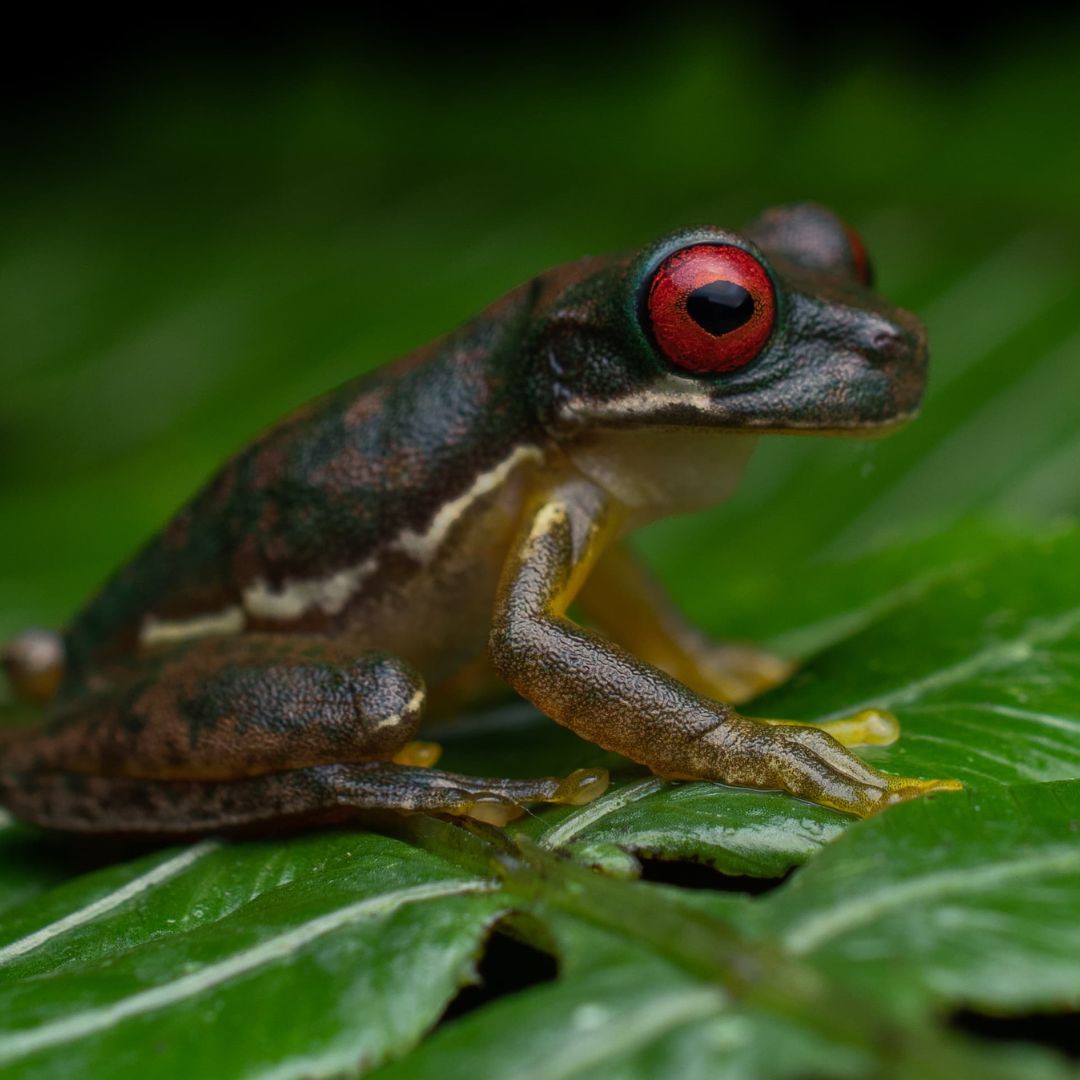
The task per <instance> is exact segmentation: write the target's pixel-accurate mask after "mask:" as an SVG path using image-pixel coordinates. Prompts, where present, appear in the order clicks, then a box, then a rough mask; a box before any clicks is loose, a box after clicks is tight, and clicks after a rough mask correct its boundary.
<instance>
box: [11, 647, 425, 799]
mask: <svg viewBox="0 0 1080 1080" xmlns="http://www.w3.org/2000/svg"><path fill="white" fill-rule="evenodd" d="M424 696H425V695H424V683H423V680H422V678H421V677H420V675H419V673H417V672H416V671H415V670H414V669H413V668H412V667H410V666H409V665H408V664H407V663H405V662H404V661H403V660H400V659H399V658H397V657H394V656H390V655H388V654H386V653H380V652H376V651H369V652H363V653H360V654H359V655H357V654H356V653H355V652H351V651H349V650H347V649H345V648H343V647H342V646H340V645H337V644H334V643H331V642H325V641H318V640H310V639H308V640H305V639H297V638H290V637H284V636H281V637H279V636H274V635H250V636H245V637H243V638H238V639H235V640H226V639H221V638H206V639H202V640H199V641H195V642H188V643H185V644H184V645H182V646H179V647H174V648H171V649H168V650H164V651H161V652H159V653H155V654H151V655H147V656H143V657H140V658H138V659H137V660H135V661H131V662H128V663H127V664H125V665H117V666H116V667H114V668H111V669H110V670H108V671H107V672H104V673H102V674H101V675H99V676H97V678H96V682H95V683H94V684H92V685H89V686H87V687H86V689H85V690H84V691H83V692H80V693H74V694H65V695H64V696H63V698H61V699H60V701H59V702H58V703H57V704H56V705H55V706H54V708H53V710H52V712H51V714H50V716H49V721H48V723H47V725H46V727H45V729H44V730H43V731H42V732H41V733H39V734H38V735H36V736H35V737H34V738H33V739H31V740H28V741H27V742H26V743H25V744H24V745H23V747H22V749H21V750H20V751H19V752H13V753H14V756H12V754H10V753H9V754H7V755H5V765H6V766H8V767H11V768H16V769H18V768H25V769H33V770H35V771H38V772H45V771H56V772H74V773H82V774H93V775H97V776H126V777H131V778H137V779H142V780H149V779H158V780H204V781H205V780H236V779H240V778H241V777H245V776H256V775H259V774H262V773H269V772H278V771H282V770H286V769H292V768H301V767H304V766H308V765H329V764H335V763H337V762H357V761H370V760H373V759H378V760H388V759H391V758H394V757H396V756H398V755H401V760H403V761H406V762H408V763H410V764H426V763H430V762H431V759H432V757H433V754H432V752H431V747H430V745H428V746H426V747H425V746H419V747H417V746H410V745H409V741H410V740H411V739H412V738H413V737H414V735H415V734H416V732H417V729H418V727H419V725H420V718H421V713H422V710H423V704H424Z"/></svg>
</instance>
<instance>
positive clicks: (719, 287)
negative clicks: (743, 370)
mask: <svg viewBox="0 0 1080 1080" xmlns="http://www.w3.org/2000/svg"><path fill="white" fill-rule="evenodd" d="M645 308H646V312H645V314H646V316H647V318H648V321H649V326H650V329H651V331H652V335H653V337H654V338H655V340H656V343H657V345H658V346H659V347H660V349H661V351H662V352H663V353H664V355H665V356H666V357H667V358H668V359H669V360H670V361H671V362H672V363H673V364H675V365H676V366H678V367H680V368H683V369H685V370H687V371H690V372H693V373H695V374H707V373H711V372H725V371H734V370H735V369H737V368H740V367H743V366H744V365H745V364H748V363H749V362H750V361H751V360H753V359H754V357H755V356H757V355H758V353H760V352H761V350H762V348H763V347H764V346H765V342H766V341H768V339H769V335H770V334H771V333H772V328H773V323H774V321H775V319H776V293H775V290H774V289H773V284H772V281H771V279H770V278H769V275H768V273H767V271H766V270H765V268H764V267H763V266H762V265H761V263H760V262H758V260H757V259H755V258H754V256H753V255H751V254H750V253H749V252H748V251H744V250H743V249H742V248H740V247H736V246H735V245H733V244H695V245H694V246H693V247H687V248H683V249H682V250H681V251H676V252H675V253H674V254H673V255H669V256H668V257H667V258H666V259H665V260H664V261H663V262H662V263H661V264H660V266H659V267H658V268H657V270H656V271H655V273H654V274H653V277H652V281H651V282H650V284H649V290H648V297H647V300H646V304H645Z"/></svg>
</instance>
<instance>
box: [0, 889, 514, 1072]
mask: <svg viewBox="0 0 1080 1080" xmlns="http://www.w3.org/2000/svg"><path fill="white" fill-rule="evenodd" d="M498 889H499V883H498V882H497V881H490V880H485V879H477V878H473V879H469V880H455V881H434V882H425V883H424V884H422V885H411V886H409V887H407V888H404V889H398V890H396V891H394V892H389V893H384V894H383V895H382V896H374V897H369V898H368V899H366V900H359V901H357V902H356V903H355V904H350V905H348V906H347V907H343V908H340V909H338V910H337V911H332V912H329V913H328V914H326V915H321V916H319V918H317V919H312V920H311V922H308V923H304V924H303V925H301V926H297V927H295V928H294V929H292V930H288V931H286V932H285V933H284V934H278V935H277V936H276V937H271V938H267V939H266V940H265V941H262V942H260V943H259V944H258V945H254V946H252V948H250V949H245V950H244V951H243V952H239V953H236V954H235V955H233V956H230V957H229V958H228V959H227V960H221V961H219V962H218V963H216V964H208V965H207V966H206V967H204V968H201V969H200V970H198V971H193V972H192V973H191V974H189V975H183V976H181V977H180V978H179V979H174V980H173V981H172V982H169V983H165V984H163V985H161V986H155V987H154V988H153V989H151V990H144V991H142V992H141V993H137V994H132V995H131V996H130V997H127V998H123V999H121V1000H120V1001H116V1002H113V1003H112V1004H111V1005H104V1006H102V1007H101V1008H98V1009H88V1010H86V1011H85V1012H82V1013H75V1014H72V1015H68V1016H65V1017H64V1018H63V1019H61V1020H55V1021H53V1022H52V1023H49V1024H41V1025H39V1026H37V1027H34V1028H29V1029H27V1030H25V1031H17V1032H12V1033H11V1034H9V1035H8V1036H7V1037H5V1038H0V1064H2V1063H3V1062H7V1061H14V1060H16V1059H17V1058H21V1057H26V1056H27V1055H28V1054H33V1053H35V1052H36V1051H38V1050H47V1049H49V1048H50V1047H52V1046H59V1045H62V1044H63V1043H68V1042H71V1041H72V1040H74V1039H79V1038H83V1037H85V1036H89V1035H93V1034H95V1032H98V1031H101V1030H104V1029H106V1028H110V1027H114V1026H115V1025H116V1024H119V1023H122V1022H123V1021H124V1020H129V1019H131V1018H132V1017H134V1016H141V1015H142V1014H144V1013H148V1012H153V1011H154V1010H156V1009H163V1008H165V1007H166V1006H169V1005H175V1004H176V1003H177V1002H180V1001H184V1000H185V999H186V998H190V997H194V996H195V995H197V994H200V993H202V992H204V991H207V990H211V989H213V988H214V987H215V986H219V985H220V984H221V983H224V982H227V981H228V980H229V979H233V978H236V977H237V976H240V975H245V974H247V973H248V972H250V971H253V970H255V969H257V968H259V967H262V966H263V965H266V964H271V963H273V962H274V961H275V960H285V959H287V958H288V957H289V956H291V955H292V954H293V953H295V952H297V951H298V950H299V949H302V948H303V947H304V946H306V945H309V944H311V942H313V941H316V940H318V939H319V938H320V937H324V936H325V935H326V934H329V933H332V932H333V931H335V930H339V929H341V928H342V927H345V926H348V925H350V924H351V923H355V922H362V921H363V920H365V919H374V918H378V917H379V916H380V915H391V914H393V913H394V912H395V911H397V910H398V909H399V908H402V907H405V906H406V905H408V904H416V903H420V902H422V901H425V900H437V899H440V898H441V897H446V896H466V895H470V894H473V893H492V892H497V891H498Z"/></svg>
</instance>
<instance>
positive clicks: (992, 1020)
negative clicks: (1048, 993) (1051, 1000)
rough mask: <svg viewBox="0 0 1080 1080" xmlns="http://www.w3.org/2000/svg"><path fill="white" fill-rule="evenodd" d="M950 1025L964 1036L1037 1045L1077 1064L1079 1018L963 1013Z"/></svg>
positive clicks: (1038, 1014)
mask: <svg viewBox="0 0 1080 1080" xmlns="http://www.w3.org/2000/svg"><path fill="white" fill-rule="evenodd" d="M950 1023H951V1024H952V1026H953V1027H954V1028H957V1029H959V1030H960V1031H962V1032H964V1033H965V1034H966V1035H976V1036H978V1037H979V1038H981V1039H992V1040H995V1041H997V1042H1026V1043H1038V1044H1040V1045H1041V1046H1045V1047H1048V1048H1050V1049H1052V1050H1056V1051H1057V1052H1058V1053H1060V1054H1064V1055H1065V1056H1066V1057H1069V1058H1072V1059H1073V1060H1074V1061H1080V1015H1078V1014H1077V1013H1074V1012H1073V1013H1030V1014H1029V1015H1027V1016H990V1015H989V1014H987V1013H981V1012H974V1011H973V1010H968V1009H962V1010H961V1011H960V1012H957V1013H954V1014H953V1016H952V1018H951V1020H950Z"/></svg>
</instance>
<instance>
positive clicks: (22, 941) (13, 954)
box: [0, 840, 219, 966]
mask: <svg viewBox="0 0 1080 1080" xmlns="http://www.w3.org/2000/svg"><path fill="white" fill-rule="evenodd" d="M218 846H219V845H218V844H216V843H215V842H213V841H210V840H205V841H203V842H202V843H201V844H195V845H194V846H192V847H190V848H187V849H186V850H185V851H182V852H180V854H179V855H175V856H174V857H173V858H171V859H166V860H165V862H163V863H158V865H157V866H155V867H154V868H153V869H152V870H148V871H147V872H146V873H145V874H140V875H139V877H137V878H132V880H131V881H129V882H128V883H127V884H126V885H123V886H121V887H120V888H119V889H116V890H115V891H113V892H111V893H108V894H107V895H106V896H101V897H99V898H98V899H97V900H95V901H94V902H93V903H91V904H87V905H86V907H84V908H79V910H78V911H73V912H71V914H70V915H65V916H64V917H63V918H62V919H57V920H56V922H52V923H49V924H48V925H47V926H43V927H41V929H40V930H35V931H34V932H33V933H32V934H27V935H26V937H21V938H19V939H18V940H17V941H13V942H11V943H10V944H9V945H5V946H3V947H2V948H0V966H3V965H4V964H9V963H11V961H13V960H17V959H18V958H19V957H20V956H25V955H26V954H27V953H28V952H33V950H34V949H38V948H40V947H41V946H42V945H46V944H48V943H49V942H50V941H52V940H54V939H55V938H57V937H59V936H60V935H61V934H66V933H67V932H68V931H69V930H74V929H75V928H76V927H78V926H83V925H85V924H86V923H88V922H93V920H94V919H97V918H99V917H100V916H102V915H105V914H107V913H108V912H110V911H113V910H115V909H116V908H118V907H120V906H122V905H123V904H126V903H127V902H128V901H129V900H133V899H134V898H135V897H136V896H139V895H140V894H141V893H144V892H146V890H147V889H152V888H153V887H154V886H155V885H160V884H161V883H162V882H163V881H168V880H169V878H172V877H175V876H176V875H177V874H179V873H182V872H183V871H184V870H186V869H187V868H188V867H189V866H191V865H192V864H194V863H196V862H197V861H198V860H199V859H201V858H202V857H203V856H204V855H207V854H209V853H210V852H211V851H213V850H214V849H215V848H217V847H218Z"/></svg>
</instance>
